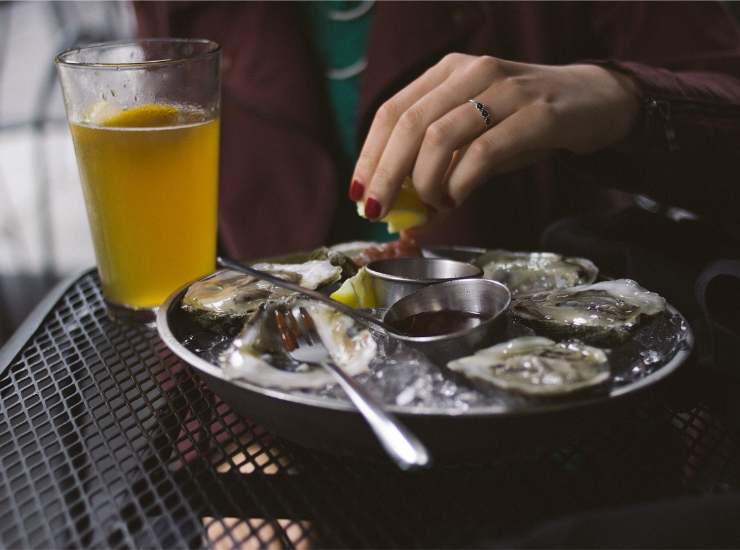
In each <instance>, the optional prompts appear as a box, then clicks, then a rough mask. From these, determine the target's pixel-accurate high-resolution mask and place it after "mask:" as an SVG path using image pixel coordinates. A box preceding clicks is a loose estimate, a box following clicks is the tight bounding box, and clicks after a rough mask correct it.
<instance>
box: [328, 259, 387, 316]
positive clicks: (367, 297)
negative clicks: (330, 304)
mask: <svg viewBox="0 0 740 550" xmlns="http://www.w3.org/2000/svg"><path fill="white" fill-rule="evenodd" d="M329 298H331V299H332V300H336V301H337V302H341V303H343V304H344V305H346V306H350V307H353V308H370V307H375V306H376V305H377V301H376V299H375V292H373V284H372V279H371V278H370V275H368V274H367V271H365V268H364V267H363V268H360V270H359V271H358V272H357V274H356V275H355V276H354V277H350V278H349V279H347V280H346V281H344V283H343V284H342V286H341V287H339V289H338V290H336V291H335V292H333V293H332V294H331V295H330V296H329Z"/></svg>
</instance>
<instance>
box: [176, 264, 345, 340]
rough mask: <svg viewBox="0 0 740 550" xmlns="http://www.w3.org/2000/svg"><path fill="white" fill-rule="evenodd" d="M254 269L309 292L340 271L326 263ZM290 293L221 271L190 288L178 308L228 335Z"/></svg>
mask: <svg viewBox="0 0 740 550" xmlns="http://www.w3.org/2000/svg"><path fill="white" fill-rule="evenodd" d="M254 267H255V268H257V269H261V270H263V271H268V272H270V273H272V274H273V275H275V276H277V277H281V278H283V279H286V280H288V281H291V282H294V283H296V284H299V285H301V286H303V287H305V288H309V289H316V288H318V287H320V286H324V285H326V284H330V283H333V282H335V281H337V280H339V278H340V277H341V273H342V268H341V267H339V266H336V265H333V264H332V263H331V261H329V260H310V261H307V262H304V263H300V264H275V263H260V264H255V265H254ZM292 294H293V293H292V292H290V291H287V290H284V289H281V288H279V287H276V286H274V285H272V284H270V283H268V282H265V281H262V280H260V279H257V278H255V277H251V276H249V275H244V274H242V273H238V272H236V271H230V270H224V271H218V272H216V273H214V274H213V275H211V276H209V277H206V278H205V279H202V280H200V281H197V282H195V283H193V284H192V285H190V288H188V290H187V292H186V293H185V296H184V297H183V299H182V308H183V309H184V310H185V311H188V312H190V313H193V314H194V315H195V318H196V319H197V320H198V321H199V322H200V323H201V324H202V325H204V326H206V327H209V328H211V329H213V330H216V331H217V332H224V333H227V334H228V333H234V332H235V331H238V330H239V329H240V328H241V327H242V325H243V324H244V321H245V320H247V319H249V318H250V317H252V316H253V315H254V314H255V313H256V312H257V310H258V308H259V307H260V306H261V305H262V304H264V303H265V302H266V301H267V300H269V299H279V298H281V297H285V296H290V295H292Z"/></svg>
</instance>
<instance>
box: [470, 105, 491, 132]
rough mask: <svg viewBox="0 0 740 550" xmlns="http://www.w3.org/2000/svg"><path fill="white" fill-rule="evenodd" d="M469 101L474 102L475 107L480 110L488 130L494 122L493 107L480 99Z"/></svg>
mask: <svg viewBox="0 0 740 550" xmlns="http://www.w3.org/2000/svg"><path fill="white" fill-rule="evenodd" d="M468 103H472V104H473V107H475V108H476V109H477V110H478V113H479V114H480V116H481V117H483V122H485V124H486V130H487V129H488V128H490V127H491V126H493V122H491V108H490V107H489V106H488V105H486V104H485V103H481V102H480V101H476V100H475V99H468Z"/></svg>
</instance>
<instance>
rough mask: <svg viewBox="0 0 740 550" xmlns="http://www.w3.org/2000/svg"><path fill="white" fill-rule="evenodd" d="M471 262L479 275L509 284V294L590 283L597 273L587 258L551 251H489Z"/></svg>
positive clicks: (515, 294)
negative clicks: (473, 262)
mask: <svg viewBox="0 0 740 550" xmlns="http://www.w3.org/2000/svg"><path fill="white" fill-rule="evenodd" d="M475 264H476V265H478V266H480V267H481V268H482V269H483V277H485V278H486V279H493V280H495V281H499V282H501V283H503V284H505V285H506V286H507V287H509V290H510V291H511V294H512V296H517V295H523V294H530V293H533V292H541V291H543V290H551V289H554V288H567V287H571V286H576V285H582V284H589V283H593V282H594V281H595V280H596V276H597V275H598V273H599V270H598V269H597V267H596V266H595V265H594V264H593V262H591V261H590V260H586V259H585V258H565V257H563V256H561V255H560V254H553V253H551V252H509V251H508V250H491V251H490V252H487V253H485V254H483V255H482V256H479V257H478V258H476V260H475Z"/></svg>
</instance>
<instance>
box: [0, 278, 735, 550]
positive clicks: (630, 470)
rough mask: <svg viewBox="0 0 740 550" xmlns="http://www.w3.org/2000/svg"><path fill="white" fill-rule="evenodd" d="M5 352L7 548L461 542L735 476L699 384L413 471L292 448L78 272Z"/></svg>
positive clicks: (2, 410)
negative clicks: (564, 430)
mask: <svg viewBox="0 0 740 550" xmlns="http://www.w3.org/2000/svg"><path fill="white" fill-rule="evenodd" d="M2 359H4V360H5V361H2ZM6 365H7V366H6ZM5 366H6V368H5V369H4V371H3V372H2V374H1V375H0V545H2V546H4V547H8V548H16V547H23V548H27V547H55V548H61V547H113V548H119V547H167V548H170V547H202V546H206V547H211V546H215V547H232V546H242V547H246V548H251V547H274V548H279V547H301V548H306V547H311V546H320V547H348V546H351V547H400V546H404V547H405V546H415V547H430V546H434V547H445V546H460V545H464V546H470V545H477V544H479V543H480V541H484V540H489V541H490V540H496V539H497V538H499V537H503V536H508V535H510V534H512V533H517V532H521V531H522V530H526V529H528V528H530V527H532V526H534V525H536V524H537V523H538V522H540V521H543V520H546V519H551V518H555V517H558V516H563V515H566V514H570V513H577V512H580V511H584V510H593V509H597V508H604V507H609V506H618V505H627V504H631V503H638V502H647V501H652V500H657V499H664V498H669V497H672V496H676V495H686V494H709V493H721V492H728V491H732V490H737V489H738V488H740V454H739V453H738V450H739V447H738V442H739V441H740V438H739V437H738V436H739V435H740V434H738V431H737V428H736V427H732V426H729V425H728V424H727V423H726V422H725V419H724V416H723V414H722V413H720V412H718V410H716V409H715V407H714V406H713V405H712V401H711V400H706V399H704V397H703V396H702V395H699V396H697V397H696V399H695V400H694V399H692V400H690V401H688V402H687V403H686V404H685V406H683V407H682V408H681V411H679V410H677V409H676V408H675V407H672V406H670V405H668V404H667V399H666V396H665V395H656V396H655V397H654V398H652V399H650V400H648V401H644V402H643V403H642V404H641V405H640V406H639V407H637V408H635V409H633V410H631V411H630V412H629V413H627V415H626V416H625V417H624V418H621V419H619V421H615V422H614V423H613V424H610V425H608V426H603V427H602V428H600V429H599V431H598V433H590V434H588V435H587V436H583V435H582V436H580V437H579V438H578V439H574V440H573V441H570V442H567V443H565V442H564V443H563V444H562V445H559V446H557V447H556V448H546V449H545V448H539V449H533V450H531V451H527V452H521V451H519V452H517V453H516V454H513V455H509V456H498V455H497V456H488V457H481V460H480V461H479V462H476V463H465V464H445V465H439V466H437V467H435V468H433V469H432V470H430V471H426V472H423V473H415V474H404V473H401V472H399V471H397V470H396V469H395V468H394V467H393V466H392V465H390V464H389V463H386V462H383V461H373V460H369V459H366V460H360V459H357V458H337V457H333V456H330V455H325V454H321V453H318V452H315V451H310V450H307V449H303V448H300V447H297V446H295V445H293V444H290V443H289V442H286V441H283V440H280V439H278V438H276V437H273V436H272V435H270V434H269V433H267V432H265V431H264V430H262V429H261V428H260V427H259V426H256V425H254V424H252V423H250V422H249V420H248V419H243V418H239V417H238V416H236V415H235V414H233V413H232V412H231V411H230V410H229V408H228V407H227V406H226V405H225V404H224V403H222V402H220V401H219V400H218V398H217V397H216V396H214V395H213V394H212V393H210V391H209V390H208V389H207V388H205V386H204V385H203V384H202V383H201V381H200V380H199V379H198V377H197V376H196V375H195V374H194V373H193V372H192V371H191V370H190V369H189V368H188V367H187V366H186V365H184V364H183V363H181V362H180V361H179V360H178V359H177V358H176V357H174V356H173V355H172V354H171V353H170V352H169V351H168V349H167V348H166V347H165V346H164V345H163V344H162V343H161V341H160V340H159V339H158V337H157V335H156V332H155V331H154V330H152V329H148V328H145V327H139V326H125V325H120V324H116V323H113V322H111V321H109V320H108V318H107V317H106V314H105V307H104V304H103V301H102V298H101V294H100V290H99V287H98V280H97V277H96V275H95V274H94V273H93V272H87V273H85V274H83V275H82V276H80V277H79V278H77V279H75V280H74V281H72V282H71V283H70V284H68V285H66V286H65V287H63V288H61V289H59V290H58V291H57V293H56V294H54V295H53V296H51V297H50V298H49V299H47V303H46V304H45V305H42V306H41V307H40V309H39V310H37V312H36V313H35V315H34V317H33V318H32V319H30V320H29V321H28V323H27V324H26V325H24V327H23V328H22V329H21V331H20V332H19V333H18V334H17V335H16V337H15V339H14V341H11V342H10V343H9V344H8V345H7V346H6V348H4V350H3V357H0V368H2V367H5ZM668 401H670V400H668Z"/></svg>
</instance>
